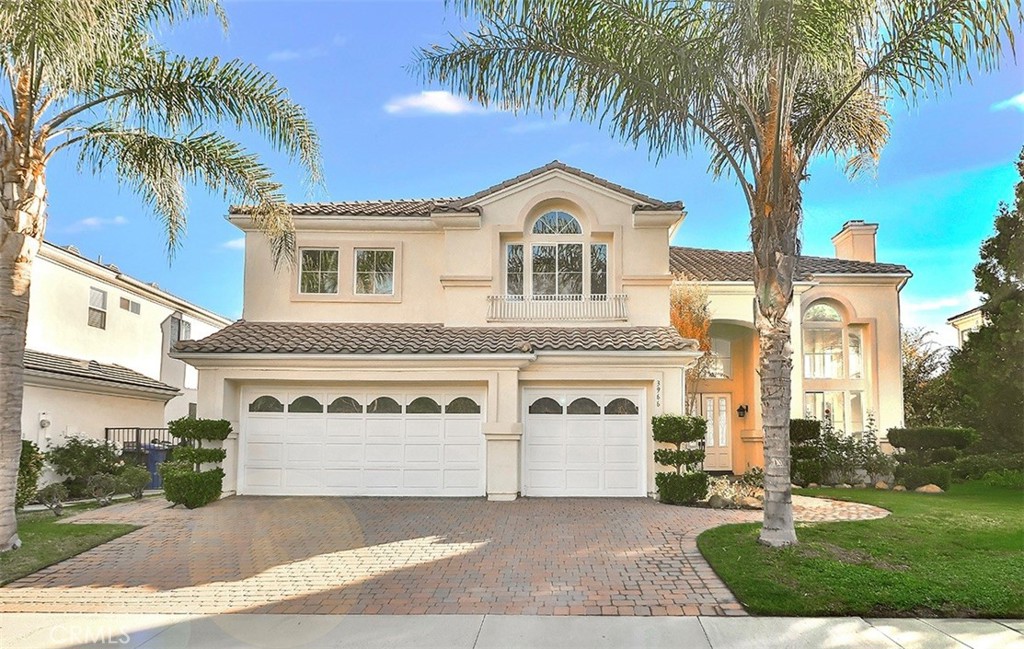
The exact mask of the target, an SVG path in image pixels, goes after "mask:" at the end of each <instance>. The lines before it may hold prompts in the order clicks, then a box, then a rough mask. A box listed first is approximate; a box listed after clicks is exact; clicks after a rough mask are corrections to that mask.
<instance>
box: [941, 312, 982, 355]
mask: <svg viewBox="0 0 1024 649" xmlns="http://www.w3.org/2000/svg"><path fill="white" fill-rule="evenodd" d="M946 322H948V323H949V325H950V326H951V327H953V328H954V329H956V346H957V347H958V348H960V349H963V346H964V343H966V342H967V339H968V338H970V336H971V334H972V333H974V332H975V331H978V330H979V329H981V328H982V327H983V326H985V325H986V324H988V319H987V318H986V317H985V314H984V313H982V312H981V307H980V306H976V307H974V308H973V309H968V310H967V311H964V312H963V313H958V314H956V315H955V316H951V317H949V318H947V319H946Z"/></svg>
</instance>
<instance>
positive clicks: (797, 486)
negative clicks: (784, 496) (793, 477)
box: [789, 484, 800, 490]
mask: <svg viewBox="0 0 1024 649" xmlns="http://www.w3.org/2000/svg"><path fill="white" fill-rule="evenodd" d="M789 488H790V490H793V489H799V488H800V485H798V484H791V485H789Z"/></svg>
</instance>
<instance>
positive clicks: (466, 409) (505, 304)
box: [174, 162, 909, 500]
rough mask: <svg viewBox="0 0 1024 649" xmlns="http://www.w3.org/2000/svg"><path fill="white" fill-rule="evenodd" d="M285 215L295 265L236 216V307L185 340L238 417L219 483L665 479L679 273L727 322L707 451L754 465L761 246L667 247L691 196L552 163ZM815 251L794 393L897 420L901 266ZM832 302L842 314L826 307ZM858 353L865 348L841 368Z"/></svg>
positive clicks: (401, 488) (733, 464)
mask: <svg viewBox="0 0 1024 649" xmlns="http://www.w3.org/2000/svg"><path fill="white" fill-rule="evenodd" d="M291 211H292V214H293V216H294V220H295V227H296V242H297V247H298V261H297V263H296V264H294V265H293V266H292V267H287V266H282V267H281V269H280V270H278V271H275V267H274V263H273V260H272V258H271V253H270V247H269V245H268V243H267V242H266V240H265V238H264V237H263V236H262V235H261V234H260V233H259V232H258V231H257V230H256V229H255V228H254V226H253V224H252V221H251V219H250V217H249V216H247V215H246V213H245V210H244V209H238V208H233V209H232V213H231V214H230V216H229V219H230V221H231V222H232V223H234V224H235V225H237V226H238V227H239V228H240V229H242V230H243V231H244V232H245V234H246V246H245V250H246V252H245V296H244V297H245V303H244V314H243V318H244V319H243V320H240V321H238V322H236V323H234V324H232V325H230V326H229V327H226V328H225V329H223V330H221V331H219V332H217V333H215V334H213V335H211V336H209V337H207V338H205V339H202V340H198V341H188V342H182V343H179V344H178V345H177V346H176V352H175V353H174V356H176V357H177V358H181V359H183V360H186V361H187V362H189V363H191V364H192V365H195V366H196V367H197V368H199V382H200V388H201V389H200V391H199V414H200V416H203V417H216V418H221V417H222V418H225V419H228V420H230V421H231V423H232V426H233V429H234V431H235V434H233V435H232V436H231V437H230V438H229V439H228V440H227V441H226V442H225V447H226V448H227V450H228V457H227V460H226V461H225V470H226V472H227V477H226V479H225V490H226V491H228V492H235V493H240V494H266V495H277V494H298V495H302V494H336V495H451V496H480V495H487V496H488V497H489V498H490V499H492V500H507V499H512V498H515V497H516V496H517V495H519V494H521V495H526V496H643V495H646V494H649V493H651V492H653V491H654V474H655V465H654V462H653V459H652V454H653V450H654V446H655V445H654V442H653V440H652V439H651V423H650V422H651V416H652V415H657V414H662V413H681V412H682V409H683V404H684V395H685V385H684V382H685V379H684V368H685V367H686V366H687V365H689V364H691V363H692V362H694V361H695V359H696V358H697V357H698V356H699V354H700V352H699V351H698V350H697V349H696V343H695V342H694V341H691V340H686V339H683V338H681V337H680V336H679V335H678V334H677V333H676V332H675V330H674V329H672V328H671V327H670V326H669V315H668V302H669V291H670V287H671V286H672V283H673V282H674V281H677V277H678V276H679V275H680V274H681V273H683V272H685V273H687V274H689V275H690V276H691V277H694V278H695V279H697V280H700V281H702V282H706V283H708V285H709V286H710V287H711V292H712V297H713V310H714V311H715V318H716V320H715V324H714V326H713V334H714V335H715V336H716V341H718V342H716V350H717V351H718V352H719V354H720V366H721V374H722V376H723V378H721V379H714V381H717V382H716V383H714V385H713V390H712V389H708V390H706V392H707V393H706V395H704V396H705V397H706V403H707V405H708V408H709V409H708V413H710V415H711V417H712V419H713V421H712V424H713V431H712V432H711V433H709V436H708V441H709V452H710V453H711V455H710V456H709V463H710V464H712V465H714V468H719V469H721V470H733V471H743V470H744V469H745V468H746V466H747V465H748V464H751V463H757V462H759V461H760V449H759V447H758V448H757V449H753V448H751V449H747V448H746V447H747V446H751V447H753V446H757V444H759V438H757V436H756V435H755V434H754V433H752V431H751V430H750V429H753V428H754V426H755V423H756V422H757V421H758V419H759V416H760V415H759V410H760V408H759V405H758V395H757V387H756V380H755V376H756V374H755V372H754V368H753V363H754V357H755V355H756V342H755V341H754V338H753V336H752V330H751V329H750V324H749V323H750V321H751V317H752V295H753V293H752V288H751V283H750V281H749V279H750V272H751V271H750V266H751V263H752V262H751V261H750V255H749V253H747V254H744V253H721V252H716V251H706V250H697V249H691V248H670V246H669V241H670V240H671V238H672V235H673V234H674V232H675V230H676V228H677V227H678V226H679V224H680V223H681V222H682V220H683V218H684V211H683V207H682V204H681V203H679V202H664V201H659V200H656V199H654V198H651V197H649V196H645V195H643V194H640V193H637V192H635V191H632V190H630V189H627V188H624V187H621V186H618V185H615V184H612V183H610V182H608V181H605V180H602V179H600V178H597V177H595V176H593V175H590V174H587V173H585V172H583V171H580V170H578V169H575V168H573V167H569V166H566V165H564V164H562V163H559V162H554V163H551V164H549V165H546V166H544V167H541V168H539V169H535V170H533V171H531V172H528V173H526V174H523V175H521V176H518V177H516V178H513V179H511V180H508V181H505V182H503V183H500V184H498V185H495V186H493V187H490V188H488V189H485V190H483V191H481V192H478V193H476V194H474V195H472V196H469V197H466V198H458V199H425V200H396V201H362V202H342V203H312V204H296V205H292V206H291ZM870 227H872V228H873V227H874V226H870ZM842 236H843V235H841V237H842ZM872 239H873V230H872ZM838 240H839V239H837V241H838ZM857 244H858V245H857V250H858V251H859V250H860V247H861V245H862V242H861V240H860V239H858V240H857ZM872 254H873V249H872ZM872 261H873V260H872ZM744 264H746V265H745V267H744ZM802 264H803V266H802V268H801V271H800V277H801V282H800V284H799V287H798V293H799V294H798V296H797V298H796V302H795V304H794V308H795V309H796V310H797V311H798V312H800V310H801V309H804V308H807V307H811V308H814V307H815V306H816V307H817V308H814V311H813V313H818V312H819V311H821V312H823V313H822V318H824V320H823V321H822V323H821V325H820V327H821V329H822V330H826V333H824V334H821V335H820V336H819V334H817V333H815V334H813V336H814V340H816V341H817V340H819V339H820V340H821V342H820V343H816V347H814V351H813V352H812V354H811V356H810V358H812V359H813V361H814V362H813V363H812V367H813V368H818V367H819V365H820V366H821V368H822V369H821V371H820V372H818V373H817V374H816V376H817V375H820V376H821V378H820V380H819V382H818V383H816V384H812V383H810V382H807V381H804V379H803V378H802V375H801V374H800V373H799V372H798V373H797V378H795V380H794V385H795V388H796V389H795V394H798V395H804V393H805V392H807V393H808V396H807V398H808V403H809V404H811V405H814V404H816V403H817V402H818V401H821V402H824V401H825V400H829V399H831V400H835V398H836V397H835V394H837V393H841V394H843V395H860V396H859V398H860V400H861V401H860V403H861V404H862V405H863V406H864V410H865V411H866V410H867V409H868V408H872V407H874V408H877V409H878V410H879V411H880V413H879V414H880V417H881V419H882V420H883V421H888V422H891V423H892V425H895V423H898V420H899V419H900V417H901V415H900V414H898V413H897V412H896V411H898V410H901V404H899V403H898V396H897V397H896V399H897V400H896V401H894V400H893V398H892V396H891V395H890V394H882V393H881V392H880V389H879V388H880V386H881V387H882V388H884V390H885V391H886V392H894V393H895V394H896V395H898V394H899V393H900V389H899V381H900V372H899V334H898V321H899V307H898V304H899V303H898V289H899V287H900V286H902V284H903V282H905V280H906V278H907V277H908V276H909V274H908V273H907V272H906V269H904V268H903V267H897V266H890V265H884V264H874V263H872V262H869V261H862V262H849V261H839V260H834V259H833V260H812V263H811V266H807V259H805V260H803V261H802ZM819 298H821V300H822V301H819ZM826 299H827V300H830V301H828V302H826V301H824V300H826ZM811 302H815V304H814V305H812V304H811ZM832 307H835V308H836V309H837V310H840V309H841V316H840V317H841V318H842V320H840V321H833V320H830V319H828V318H829V317H831V311H829V312H827V313H826V312H825V311H826V310H827V309H829V308H832ZM817 326H818V325H812V326H811V328H815V327H817ZM880 337H884V338H885V340H879V338H880ZM889 338H891V340H890V339H889ZM796 340H797V342H798V343H799V341H800V338H799V334H796ZM837 340H838V341H839V342H838V345H839V348H838V349H837V348H836V347H835V345H836V344H837V343H836V341H837ZM722 341H728V342H729V344H728V345H725V346H723V343H722ZM851 350H859V352H860V353H859V354H857V353H855V352H854V351H851ZM844 354H849V357H850V358H851V359H860V361H859V362H861V363H862V365H858V366H857V368H856V369H857V371H853V370H851V372H850V373H849V378H847V374H843V376H842V377H841V378H840V377H838V376H833V375H834V374H835V371H834V370H835V367H836V366H837V364H839V365H842V364H843V363H844V362H845V360H844V359H845V358H846V356H844ZM816 371H817V370H816ZM858 372H859V373H858ZM892 372H894V374H891V373H892ZM724 377H728V378H724ZM711 381H712V380H709V381H708V383H707V384H706V385H705V387H708V386H711ZM858 391H859V392H858ZM819 395H820V396H819ZM843 398H844V399H847V398H854V397H852V396H851V397H846V396H844V397H843ZM723 399H724V401H723ZM702 403H703V401H702ZM829 403H831V401H830V402H829ZM740 405H744V406H746V407H747V411H746V417H745V418H744V419H742V420H737V419H734V418H733V416H734V413H733V409H734V408H737V407H739V406H740ZM722 412H724V413H725V416H724V417H723V416H720V415H719V413H722ZM795 412H796V413H797V414H801V413H802V412H803V407H802V397H801V402H800V403H798V404H797V406H796V408H795ZM736 416H737V417H738V415H736ZM851 416H852V415H851ZM719 421H728V424H727V428H726V429H725V431H726V432H725V435H726V436H727V437H728V439H727V440H726V442H727V443H726V445H725V446H726V450H725V452H724V453H721V452H718V451H715V448H716V447H717V442H716V440H717V439H718V438H717V437H716V436H717V435H719V434H720V428H719V425H718V423H717V422H719ZM738 421H742V423H747V422H749V425H748V426H741V425H740V424H739V423H737V422H738ZM748 440H749V442H748ZM709 468H712V467H710V466H709Z"/></svg>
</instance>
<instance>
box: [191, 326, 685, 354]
mask: <svg viewBox="0 0 1024 649" xmlns="http://www.w3.org/2000/svg"><path fill="white" fill-rule="evenodd" d="M694 346H695V343H694V342H693V341H691V340H687V339H685V338H682V337H681V336H680V335H679V334H678V333H676V330H675V329H673V328H672V327H602V328H588V327H583V328H573V327H445V326H444V325H440V324H375V323H342V322H247V321H245V320H239V321H238V322H236V323H234V324H232V325H230V326H228V327H227V328H225V329H221V330H220V331H217V332H215V333H213V334H211V335H210V336H208V337H206V338H203V339H202V340H184V341H181V342H179V343H178V344H177V346H176V347H175V351H176V352H178V353H210V354H217V353H219V354H225V353H227V354H252V353H274V354H522V353H530V352H536V351H663V350H664V351H681V350H687V349H693V348H694Z"/></svg>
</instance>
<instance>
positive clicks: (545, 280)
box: [505, 210, 609, 301]
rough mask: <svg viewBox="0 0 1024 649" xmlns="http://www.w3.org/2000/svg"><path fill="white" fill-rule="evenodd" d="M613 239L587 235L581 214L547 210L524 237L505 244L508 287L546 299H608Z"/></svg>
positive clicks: (510, 292) (515, 292)
mask: <svg viewBox="0 0 1024 649" xmlns="http://www.w3.org/2000/svg"><path fill="white" fill-rule="evenodd" d="M608 276H609V274H608V244H607V243H604V242H598V241H590V240H588V238H587V237H584V232H583V227H582V226H581V225H580V222H579V220H578V219H577V218H576V217H575V216H573V215H572V214H569V213H568V212H563V211H560V210H555V211H550V212H546V213H544V214H542V215H541V216H540V217H539V218H538V219H537V220H536V221H534V222H533V225H532V227H530V228H529V230H527V232H526V233H525V234H524V235H523V237H522V238H521V239H520V240H516V241H509V242H508V243H506V245H505V292H506V293H507V294H508V295H510V296H516V297H520V296H521V297H523V298H526V299H530V298H532V299H536V300H543V301H566V300H568V301H573V300H583V299H585V298H586V297H587V296H589V297H590V299H595V298H597V299H605V298H606V297H607V295H608Z"/></svg>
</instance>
